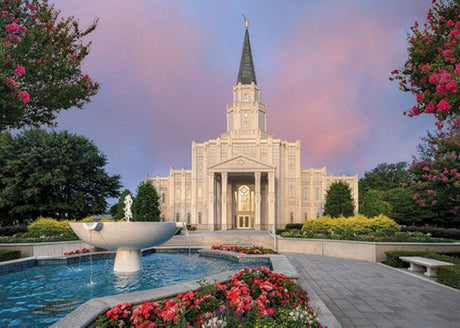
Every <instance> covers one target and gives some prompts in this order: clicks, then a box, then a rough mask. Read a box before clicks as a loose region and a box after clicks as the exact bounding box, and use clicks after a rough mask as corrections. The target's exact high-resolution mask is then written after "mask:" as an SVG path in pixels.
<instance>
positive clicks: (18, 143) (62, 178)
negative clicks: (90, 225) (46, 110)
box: [0, 130, 120, 224]
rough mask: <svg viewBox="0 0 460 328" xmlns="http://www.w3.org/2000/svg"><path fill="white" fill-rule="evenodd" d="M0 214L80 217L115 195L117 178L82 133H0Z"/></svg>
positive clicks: (100, 208)
mask: <svg viewBox="0 0 460 328" xmlns="http://www.w3.org/2000/svg"><path fill="white" fill-rule="evenodd" d="M0 164H1V165H0V218H1V220H2V223H3V224H5V223H8V222H11V221H20V222H24V221H27V220H34V219H36V218H37V217H38V216H45V217H53V218H56V219H64V218H69V219H80V218H83V217H85V216H88V215H91V214H97V213H104V211H105V209H106V207H107V202H106V198H107V197H117V196H118V195H119V192H118V189H119V188H120V182H119V180H120V177H119V176H109V175H108V174H107V173H106V171H105V170H104V167H105V165H106V164H107V159H106V157H105V156H104V155H103V154H102V153H100V152H99V150H98V149H97V147H96V146H95V145H94V143H92V142H91V141H89V140H88V139H86V138H85V137H83V136H79V135H75V134H70V133H68V132H60V133H57V132H46V131H43V130H29V131H25V132H22V133H20V134H17V135H15V136H12V135H11V134H10V133H8V132H3V133H0Z"/></svg>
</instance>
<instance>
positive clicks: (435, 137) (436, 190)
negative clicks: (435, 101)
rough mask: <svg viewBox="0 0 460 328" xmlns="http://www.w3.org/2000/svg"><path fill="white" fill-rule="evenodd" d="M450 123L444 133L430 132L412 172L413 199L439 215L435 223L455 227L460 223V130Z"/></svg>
mask: <svg viewBox="0 0 460 328" xmlns="http://www.w3.org/2000/svg"><path fill="white" fill-rule="evenodd" d="M448 125H450V127H449V128H447V129H446V130H447V131H445V132H442V131H438V132H436V133H433V134H432V133H429V134H428V137H426V138H425V139H424V141H425V144H424V145H421V146H420V147H419V151H420V155H421V156H420V158H419V159H418V160H416V161H414V162H413V163H412V165H411V167H410V168H409V172H410V174H411V177H412V181H411V185H412V187H413V189H414V190H415V193H414V196H413V197H414V199H415V200H416V201H417V202H418V203H419V205H420V206H422V207H428V208H430V209H431V210H432V211H433V212H434V213H436V214H437V217H436V218H434V222H432V223H434V224H441V225H445V226H454V227H455V226H458V225H459V224H460V133H459V130H460V129H459V128H458V127H456V126H454V124H452V123H450V122H448Z"/></svg>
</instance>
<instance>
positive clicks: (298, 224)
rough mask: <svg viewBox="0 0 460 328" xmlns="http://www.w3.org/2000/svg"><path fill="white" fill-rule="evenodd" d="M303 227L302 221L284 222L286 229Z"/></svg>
mask: <svg viewBox="0 0 460 328" xmlns="http://www.w3.org/2000/svg"><path fill="white" fill-rule="evenodd" d="M302 227H303V223H288V224H286V230H290V229H298V230H300V229H302Z"/></svg>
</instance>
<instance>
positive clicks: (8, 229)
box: [0, 226, 27, 236]
mask: <svg viewBox="0 0 460 328" xmlns="http://www.w3.org/2000/svg"><path fill="white" fill-rule="evenodd" d="M20 232H21V233H22V232H27V227H26V226H4V227H0V236H13V235H14V234H17V233H20Z"/></svg>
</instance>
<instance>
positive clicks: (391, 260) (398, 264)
mask: <svg viewBox="0 0 460 328" xmlns="http://www.w3.org/2000/svg"><path fill="white" fill-rule="evenodd" d="M446 253H447V252H446ZM448 253H451V252H448ZM385 255H386V256H387V259H386V261H385V263H386V264H387V265H389V266H392V267H395V268H407V267H409V263H407V262H403V261H401V260H400V259H399V257H400V256H421V257H427V258H430V259H434V260H439V261H444V262H450V263H455V264H460V258H455V257H451V256H448V255H445V254H444V253H437V252H433V251H431V252H430V251H389V252H385Z"/></svg>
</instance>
